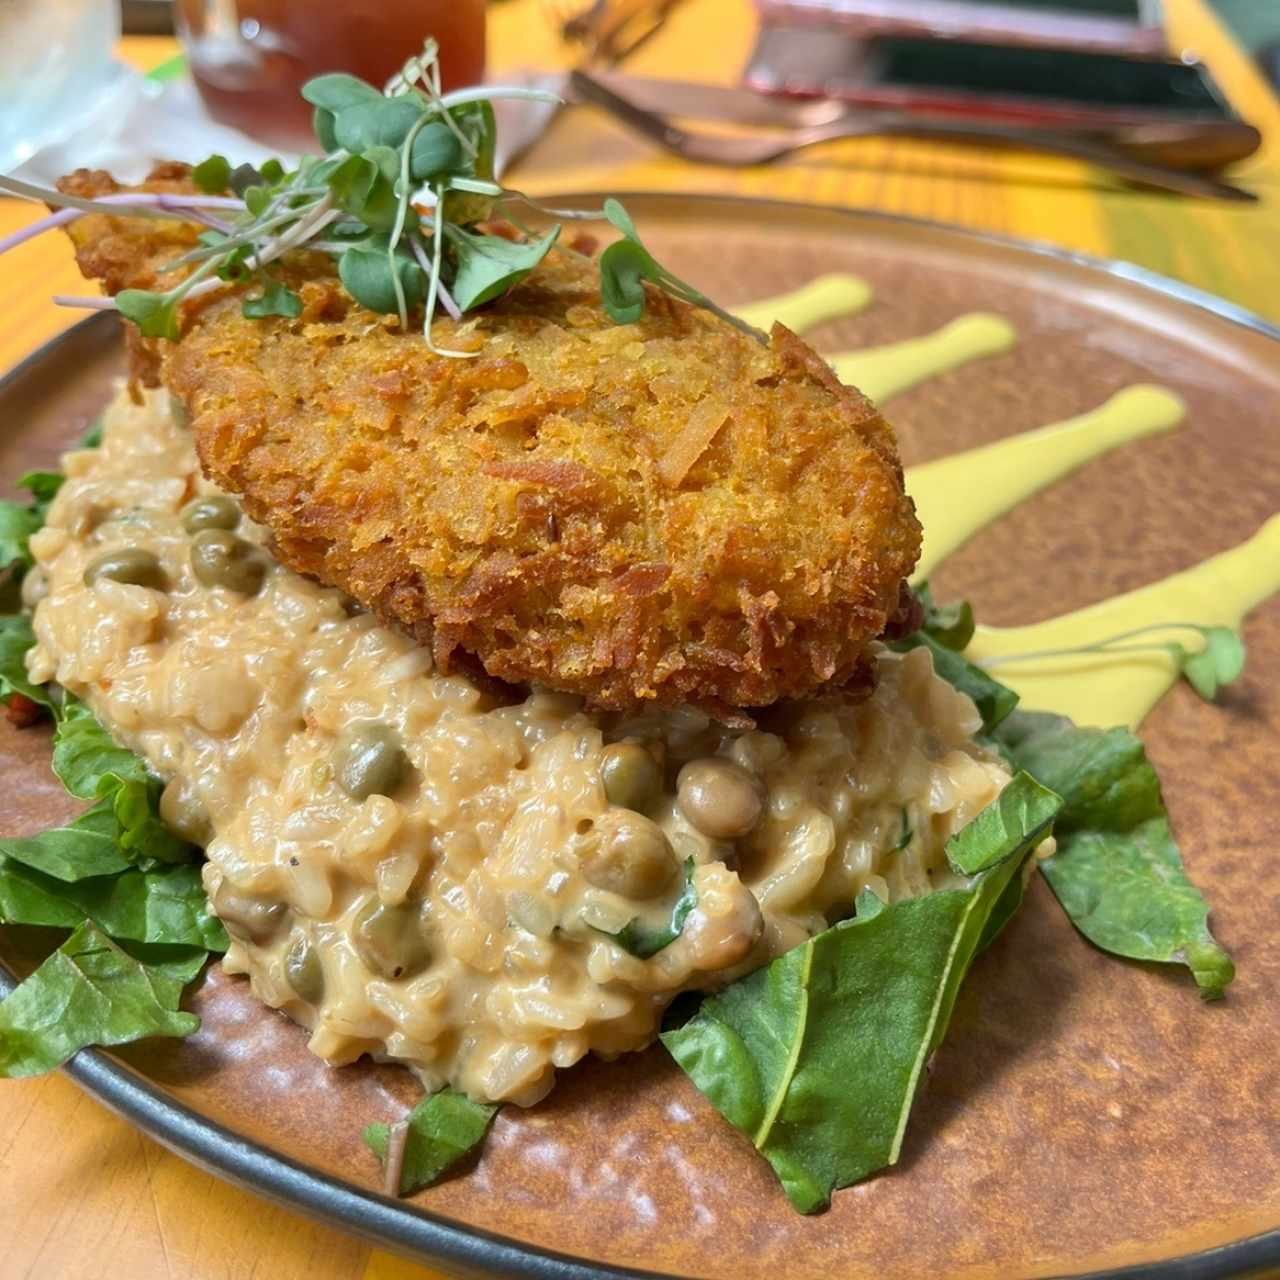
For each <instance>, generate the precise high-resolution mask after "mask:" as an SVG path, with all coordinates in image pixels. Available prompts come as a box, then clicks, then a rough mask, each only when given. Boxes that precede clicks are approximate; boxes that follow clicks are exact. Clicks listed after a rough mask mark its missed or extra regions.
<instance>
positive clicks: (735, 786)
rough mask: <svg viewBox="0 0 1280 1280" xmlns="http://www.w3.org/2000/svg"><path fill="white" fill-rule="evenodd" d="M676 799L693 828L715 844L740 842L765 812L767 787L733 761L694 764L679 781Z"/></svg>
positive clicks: (711, 758) (704, 760) (714, 758)
mask: <svg viewBox="0 0 1280 1280" xmlns="http://www.w3.org/2000/svg"><path fill="white" fill-rule="evenodd" d="M676 799H677V803H678V804H679V805H680V809H681V812H683V814H684V816H685V817H686V818H688V820H689V822H690V825H692V826H694V827H696V828H697V829H698V830H699V831H701V832H702V834H703V835H704V836H710V838H711V839H712V840H736V839H738V837H739V836H745V835H747V834H748V833H749V832H751V831H752V830H754V829H755V826H756V823H758V822H759V821H760V817H761V815H762V814H763V812H764V787H763V785H762V784H761V783H760V781H759V780H758V779H757V778H755V777H754V776H753V775H752V774H750V773H748V772H747V771H746V770H745V769H743V768H741V767H740V766H739V765H736V764H734V762H733V761H732V760H725V759H723V758H721V757H720V756H705V757H703V758H702V759H701V760H690V761H689V763H688V764H686V765H685V766H684V767H683V768H682V769H681V770H680V776H679V777H678V778H677V779H676Z"/></svg>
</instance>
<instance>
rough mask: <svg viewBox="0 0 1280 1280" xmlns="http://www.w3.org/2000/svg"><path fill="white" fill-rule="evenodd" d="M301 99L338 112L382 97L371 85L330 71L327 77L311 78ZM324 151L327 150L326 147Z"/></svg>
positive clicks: (314, 105) (304, 88)
mask: <svg viewBox="0 0 1280 1280" xmlns="http://www.w3.org/2000/svg"><path fill="white" fill-rule="evenodd" d="M302 96H303V98H304V99H305V100H306V101H307V102H309V103H311V105H312V106H313V107H323V108H324V109H325V110H326V111H333V112H338V111H342V110H344V109H345V108H347V107H355V106H359V105H360V103H362V102H370V101H373V100H376V99H379V98H381V97H382V94H380V93H379V92H378V90H377V89H375V88H374V87H373V85H371V84H366V83H365V82H364V81H363V80H361V79H359V78H358V77H356V76H350V75H347V74H346V72H343V71H331V72H329V73H328V74H327V75H322V76H313V77H312V78H311V79H310V80H308V81H307V82H306V84H304V85H303V86H302ZM325 150H326V151H327V150H329V148H328V147H326V148H325Z"/></svg>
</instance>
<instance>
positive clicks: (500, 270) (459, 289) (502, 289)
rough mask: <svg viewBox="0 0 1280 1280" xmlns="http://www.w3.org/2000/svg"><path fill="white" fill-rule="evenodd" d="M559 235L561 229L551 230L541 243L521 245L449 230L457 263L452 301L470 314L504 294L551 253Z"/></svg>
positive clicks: (452, 229) (553, 228)
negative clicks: (474, 308)
mask: <svg viewBox="0 0 1280 1280" xmlns="http://www.w3.org/2000/svg"><path fill="white" fill-rule="evenodd" d="M559 234H560V228H559V227H558V226H557V227H552V229H551V230H550V231H548V232H547V234H546V235H545V236H543V237H542V239H541V240H534V241H532V242H531V243H524V244H521V243H518V242H515V241H512V240H504V239H503V238H502V237H501V236H482V235H473V234H471V233H470V232H468V231H460V230H459V229H458V228H457V227H450V228H449V232H448V236H449V248H450V250H451V251H452V253H453V256H454V261H455V262H456V263H457V271H456V274H455V276H454V279H453V285H452V291H453V298H454V301H455V302H456V303H457V304H458V306H459V307H460V308H461V309H462V310H463V311H470V310H471V309H472V308H473V307H478V306H482V305H483V304H484V303H486V302H490V301H492V300H493V299H494V298H497V297H499V296H500V295H502V294H504V293H506V291H507V290H508V289H510V288H511V287H512V286H513V285H515V284H518V283H519V282H520V281H521V280H523V279H524V278H525V276H527V275H528V274H529V272H531V271H532V270H533V269H534V267H536V266H537V265H538V263H539V262H541V261H542V259H543V258H545V257H546V256H547V254H548V253H550V251H551V246H552V245H553V244H555V242H556V238H557V237H558V236H559Z"/></svg>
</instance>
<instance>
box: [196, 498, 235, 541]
mask: <svg viewBox="0 0 1280 1280" xmlns="http://www.w3.org/2000/svg"><path fill="white" fill-rule="evenodd" d="M239 523H240V508H239V506H238V505H237V504H236V502H235V501H234V499H232V498H224V497H223V496H222V495H221V494H220V493H213V494H209V496H208V497H204V498H194V499H192V501H190V502H188V503H187V505H186V506H185V507H183V508H182V527H183V528H184V529H185V530H186V531H187V532H188V533H199V532H200V530H201V529H234V528H235V527H236V525H238V524H239Z"/></svg>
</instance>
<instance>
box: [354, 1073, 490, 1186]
mask: <svg viewBox="0 0 1280 1280" xmlns="http://www.w3.org/2000/svg"><path fill="white" fill-rule="evenodd" d="M497 1110H498V1108H497V1106H495V1105H493V1104H490V1103H482V1102H472V1101H471V1099H470V1098H468V1097H467V1096H466V1094H464V1093H459V1092H458V1091H457V1090H456V1089H441V1090H440V1092H439V1093H433V1094H432V1095H431V1097H429V1098H424V1099H423V1100H422V1101H421V1102H420V1103H418V1105H417V1106H416V1107H414V1109H413V1110H412V1111H411V1112H410V1113H409V1115H408V1119H407V1124H408V1131H407V1133H406V1136H405V1144H404V1157H403V1163H402V1164H401V1167H400V1178H399V1186H398V1187H397V1188H393V1189H392V1190H395V1191H397V1192H398V1194H400V1195H402V1196H407V1195H412V1194H413V1193H414V1192H415V1191H420V1190H422V1188H423V1187H429V1186H430V1185H431V1184H432V1183H433V1182H435V1181H436V1180H437V1179H438V1178H439V1177H440V1176H441V1174H443V1173H445V1172H446V1171H447V1170H448V1169H449V1167H450V1166H451V1165H454V1164H456V1163H457V1162H458V1161H459V1160H461V1159H462V1157H463V1156H465V1155H466V1154H467V1152H469V1151H470V1150H471V1149H472V1148H473V1147H475V1146H476V1145H477V1144H478V1143H479V1142H481V1141H482V1140H483V1138H484V1135H485V1134H486V1133H487V1132H488V1129H489V1123H490V1121H491V1120H492V1119H493V1117H494V1114H495V1113H496V1112H497ZM361 1136H362V1137H363V1139H364V1143H365V1145H366V1146H367V1147H368V1148H369V1150H370V1151H372V1152H373V1154H374V1155H376V1156H377V1157H378V1159H379V1160H380V1161H381V1162H383V1163H384V1164H385V1163H386V1160H387V1148H388V1146H389V1144H390V1138H391V1126H390V1125H386V1124H371V1125H369V1126H368V1127H367V1128H366V1129H365V1131H364V1133H363V1134H362V1135H361Z"/></svg>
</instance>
